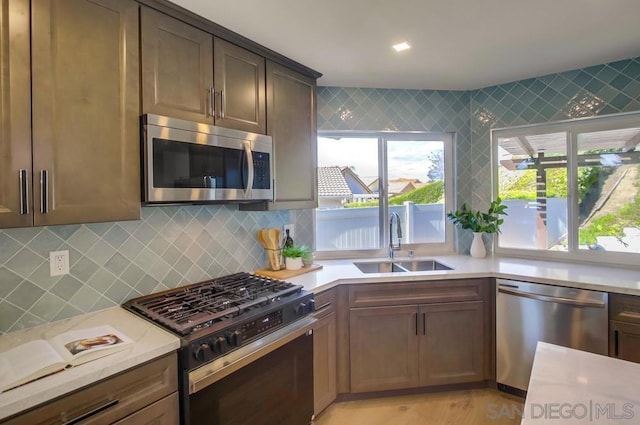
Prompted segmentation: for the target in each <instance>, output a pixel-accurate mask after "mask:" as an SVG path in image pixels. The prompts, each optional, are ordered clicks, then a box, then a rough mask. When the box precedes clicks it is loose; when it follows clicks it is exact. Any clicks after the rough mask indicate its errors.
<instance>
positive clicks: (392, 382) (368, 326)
mask: <svg viewBox="0 0 640 425" xmlns="http://www.w3.org/2000/svg"><path fill="white" fill-rule="evenodd" d="M490 292H491V291H490V281H489V280H488V279H475V280H458V281H448V282H429V283H411V284H403V283H396V284H381V285H358V286H354V287H352V288H350V291H349V294H350V295H349V303H350V306H351V307H352V308H351V309H350V310H349V374H350V392H351V393H363V392H373V391H386V390H399V389H407V388H416V387H426V386H436V385H448V384H463V383H472V382H482V381H484V380H486V379H489V376H488V371H489V370H490V368H489V367H487V365H488V364H489V362H490V359H489V358H488V357H489V356H490V353H491V350H490V349H488V346H487V344H489V343H490V341H491V330H490V323H491V321H490V320H489V319H488V314H490V313H491V311H490V310H491V309H490V303H489V300H488V297H489V295H490ZM416 300H421V301H422V300H424V301H428V302H426V303H421V304H415V301H416ZM411 301H413V303H411ZM355 306H362V307H355ZM365 306H366V307H365ZM354 307H355V308H354Z"/></svg>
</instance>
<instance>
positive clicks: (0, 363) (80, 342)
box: [0, 326, 133, 392]
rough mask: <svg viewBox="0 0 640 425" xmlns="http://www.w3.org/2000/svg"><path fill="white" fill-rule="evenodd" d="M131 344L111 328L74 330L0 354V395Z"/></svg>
mask: <svg viewBox="0 0 640 425" xmlns="http://www.w3.org/2000/svg"><path fill="white" fill-rule="evenodd" d="M132 342H133V341H132V340H131V339H130V338H129V337H127V336H126V335H125V334H123V333H122V332H120V331H119V330H116V329H114V328H113V327H111V326H98V327H94V328H88V329H76V330H72V331H68V332H64V333H61V334H59V335H56V336H54V337H52V338H50V339H48V340H44V339H36V340H33V341H29V342H25V343H24V344H21V345H19V346H17V347H14V348H12V349H10V350H7V351H4V352H2V353H0V392H2V391H6V390H9V389H12V388H15V387H18V386H20V385H23V384H26V383H27V382H30V381H33V380H35V379H38V378H42V377H44V376H47V375H50V374H52V373H56V372H59V371H61V370H64V369H66V368H68V367H72V366H77V365H80V364H82V363H86V362H89V361H92V360H96V359H98V358H100V357H104V356H106V355H109V354H113V353H115V352H118V351H121V350H123V349H125V348H126V347H128V346H129V345H130V344H131V343H132Z"/></svg>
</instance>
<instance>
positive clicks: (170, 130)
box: [142, 114, 273, 204]
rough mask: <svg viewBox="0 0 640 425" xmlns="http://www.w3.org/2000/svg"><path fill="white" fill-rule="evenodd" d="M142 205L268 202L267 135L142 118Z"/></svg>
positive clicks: (269, 159)
mask: <svg viewBox="0 0 640 425" xmlns="http://www.w3.org/2000/svg"><path fill="white" fill-rule="evenodd" d="M142 127H143V143H142V144H143V176H144V177H143V185H144V187H143V193H144V195H143V196H144V199H143V201H144V202H145V203H149V204H154V203H179V202H193V203H196V202H232V201H245V202H246V201H257V200H272V199H273V181H272V177H273V171H272V164H273V144H272V140H271V136H265V135H263V134H254V133H248V132H245V131H239V130H233V129H228V128H221V127H216V126H212V125H209V124H202V123H196V122H191V121H184V120H180V119H176V118H169V117H163V116H159V115H152V114H146V115H143V117H142Z"/></svg>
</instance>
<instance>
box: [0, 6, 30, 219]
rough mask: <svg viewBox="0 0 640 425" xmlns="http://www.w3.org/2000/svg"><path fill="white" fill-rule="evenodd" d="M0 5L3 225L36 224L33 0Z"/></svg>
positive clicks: (0, 205) (0, 192) (0, 195)
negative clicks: (32, 181) (33, 122)
mask: <svg viewBox="0 0 640 425" xmlns="http://www.w3.org/2000/svg"><path fill="white" fill-rule="evenodd" d="M0 4H1V7H2V8H1V9H0V66H2V72H1V73H0V98H1V99H2V101H1V102H0V119H1V120H2V121H0V227H23V226H31V225H32V224H33V215H32V214H31V211H32V209H33V203H32V200H31V197H30V195H31V79H30V77H31V74H30V69H31V56H30V52H29V49H30V47H29V43H30V36H29V0H2V2H1V3H0Z"/></svg>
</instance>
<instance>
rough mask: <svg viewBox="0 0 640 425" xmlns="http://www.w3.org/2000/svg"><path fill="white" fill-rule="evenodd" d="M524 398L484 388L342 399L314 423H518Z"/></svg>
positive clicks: (368, 424)
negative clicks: (365, 398)
mask: <svg viewBox="0 0 640 425" xmlns="http://www.w3.org/2000/svg"><path fill="white" fill-rule="evenodd" d="M523 405H524V400H523V399H521V398H519V397H515V396H511V395H509V394H505V393H502V392H500V391H497V390H494V389H489V388H483V389H473V390H461V391H451V392H440V393H428V394H418V395H406V396H397V397H385V398H375V399H367V400H358V401H343V402H339V403H334V404H332V405H331V406H329V407H328V408H327V409H326V410H325V411H324V412H322V413H321V414H320V415H319V417H318V418H317V419H316V420H315V421H314V424H315V425H467V424H468V425H517V424H519V423H520V421H521V419H522V417H521V414H522V409H523Z"/></svg>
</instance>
